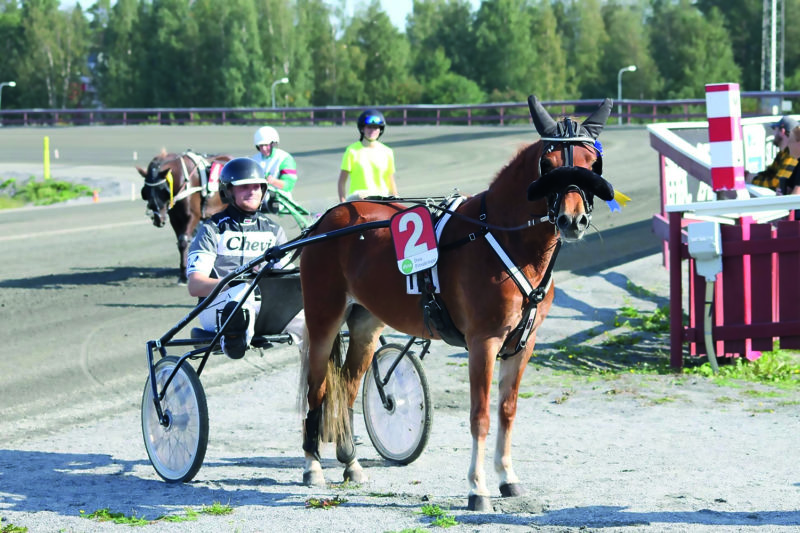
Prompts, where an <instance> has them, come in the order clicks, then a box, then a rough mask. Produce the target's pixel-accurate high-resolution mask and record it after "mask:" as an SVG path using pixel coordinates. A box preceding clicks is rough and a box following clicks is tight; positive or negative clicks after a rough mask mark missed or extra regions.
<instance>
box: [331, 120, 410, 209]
mask: <svg viewBox="0 0 800 533" xmlns="http://www.w3.org/2000/svg"><path fill="white" fill-rule="evenodd" d="M357 126H358V133H359V135H360V138H359V140H358V142H354V143H353V144H351V145H350V146H348V147H347V148H346V149H345V151H344V156H342V166H341V171H340V172H339V183H338V193H339V201H340V202H344V201H353V200H358V199H361V198H366V197H368V196H382V197H385V196H397V184H396V183H395V178H394V172H395V167H394V152H393V151H392V149H391V148H389V147H388V146H386V145H385V144H383V143H382V142H380V141H379V140H378V139H380V137H381V135H383V132H384V130H385V128H386V119H385V118H384V116H383V113H381V112H380V111H378V110H375V109H367V110H366V111H364V112H363V113H361V114H360V115H359V116H358V122H357Z"/></svg>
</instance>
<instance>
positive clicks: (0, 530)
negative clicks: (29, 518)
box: [0, 517, 28, 533]
mask: <svg viewBox="0 0 800 533" xmlns="http://www.w3.org/2000/svg"><path fill="white" fill-rule="evenodd" d="M3 522H5V518H3V517H0V533H26V532H27V531H28V528H27V527H21V526H15V525H14V524H3Z"/></svg>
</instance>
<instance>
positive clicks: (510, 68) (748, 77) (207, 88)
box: [0, 0, 800, 123]
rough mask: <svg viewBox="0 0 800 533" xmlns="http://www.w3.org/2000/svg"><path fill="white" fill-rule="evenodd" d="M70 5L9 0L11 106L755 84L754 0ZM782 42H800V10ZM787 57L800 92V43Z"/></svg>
mask: <svg viewBox="0 0 800 533" xmlns="http://www.w3.org/2000/svg"><path fill="white" fill-rule="evenodd" d="M67 4H68V3H63V2H61V3H59V2H58V1H57V0H31V1H25V2H20V1H19V0H0V49H2V50H3V53H2V54H0V73H2V77H3V79H4V80H5V79H8V80H12V79H13V80H16V81H17V84H18V87H17V88H10V87H7V88H6V90H5V91H4V92H3V94H2V96H3V100H2V104H3V109H9V108H26V107H27V108H59V107H67V108H69V107H77V106H83V107H87V106H93V105H96V103H97V102H96V101H95V99H94V97H93V94H92V93H91V92H86V93H84V92H83V89H82V87H83V82H84V81H86V79H87V77H88V78H89V79H90V83H91V84H93V85H94V87H95V88H96V89H97V100H99V102H102V105H103V106H104V107H107V108H108V107H111V108H113V107H243V108H246V107H267V106H270V105H271V86H272V83H273V82H274V81H275V80H278V79H281V78H283V77H288V78H289V84H282V85H279V86H277V87H276V101H277V103H278V105H279V106H282V107H283V106H290V107H303V106H307V105H313V106H328V105H330V106H336V105H355V106H367V105H393V104H403V103H433V104H447V103H463V104H474V103H482V102H487V101H491V102H503V101H522V100H524V99H525V98H527V96H528V95H529V94H531V93H535V94H537V95H539V97H540V98H542V99H546V100H562V99H573V98H576V99H577V98H582V99H588V98H600V97H606V96H610V97H616V93H617V82H618V72H619V70H620V69H621V68H623V67H625V66H627V65H636V66H637V70H636V71H635V72H630V73H627V74H625V83H624V91H623V97H624V98H626V99H663V98H687V97H691V98H697V97H702V94H703V86H704V84H706V83H709V82H714V81H732V82H736V81H741V82H742V83H743V89H745V90H758V89H760V88H761V87H760V84H759V83H760V68H759V67H760V61H761V48H760V41H761V2H758V1H757V0H696V1H695V0H634V1H631V0H569V1H565V2H553V1H551V0H483V1H482V2H481V3H480V7H478V8H477V9H475V10H474V8H473V3H472V2H471V1H470V0H415V1H414V2H413V11H412V12H411V13H410V15H409V16H408V18H407V20H406V26H405V28H403V29H398V28H396V27H394V26H393V25H392V24H391V22H390V20H389V18H388V16H387V15H386V13H385V12H384V11H383V9H382V7H381V4H380V2H378V1H377V0H370V1H369V2H367V1H364V2H361V3H359V4H357V5H358V9H357V10H356V12H355V13H354V14H353V15H349V14H347V12H346V11H345V8H346V5H347V4H346V3H345V2H344V1H342V0H338V1H337V2H328V1H326V0H195V1H192V2H187V1H186V0H117V1H113V0H96V1H95V2H93V3H92V5H91V7H89V8H88V11H83V9H82V8H81V6H80V4H78V5H75V6H74V7H71V6H70V7H66V6H67ZM84 5H85V4H84ZM404 31H405V34H404V33H403V32H404ZM785 31H786V35H785V41H786V42H787V43H793V42H796V41H797V39H798V38H800V0H788V1H787V7H786V20H785ZM785 57H786V61H785V71H786V73H787V79H786V89H787V90H791V89H800V69H798V67H800V48H797V47H793V46H787V47H786V50H785ZM23 88H24V89H23ZM243 116H247V118H250V115H249V114H246V115H245V114H243ZM174 118H177V117H162V118H161V120H162V121H163V122H165V123H166V122H169V121H170V120H172V119H174ZM270 118H274V117H270Z"/></svg>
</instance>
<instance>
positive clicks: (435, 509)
mask: <svg viewBox="0 0 800 533" xmlns="http://www.w3.org/2000/svg"><path fill="white" fill-rule="evenodd" d="M420 514H422V515H425V516H427V517H430V518H433V521H432V522H431V525H432V526H436V527H444V528H448V527H452V526H455V525H457V524H458V522H457V521H456V517H455V516H453V515H448V514H446V513H445V512H444V510H442V509H441V508H440V507H439V506H438V505H432V504H425V505H423V506H422V509H421V510H420Z"/></svg>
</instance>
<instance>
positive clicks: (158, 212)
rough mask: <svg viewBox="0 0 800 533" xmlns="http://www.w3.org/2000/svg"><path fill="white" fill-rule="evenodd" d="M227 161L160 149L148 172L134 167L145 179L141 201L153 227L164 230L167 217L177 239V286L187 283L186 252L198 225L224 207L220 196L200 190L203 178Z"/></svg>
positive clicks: (223, 158)
mask: <svg viewBox="0 0 800 533" xmlns="http://www.w3.org/2000/svg"><path fill="white" fill-rule="evenodd" d="M230 159H231V156H227V155H215V156H207V157H202V156H199V155H197V154H194V153H193V152H184V153H183V154H173V153H167V152H166V150H162V151H161V153H160V154H158V155H157V156H155V157H154V158H153V159H152V160H151V161H150V163H149V164H148V165H147V170H144V169H142V168H141V167H138V166H137V167H136V170H138V171H139V174H141V175H142V177H143V178H144V186H143V187H142V198H143V199H144V200H146V201H147V210H148V212H149V214H150V217H151V218H152V220H153V225H154V226H155V227H157V228H163V227H164V226H165V225H166V223H167V218H169V223H170V225H171V226H172V229H173V230H174V231H175V236H176V237H177V238H178V253H179V254H180V274H179V276H178V283H186V252H187V249H188V248H189V244H190V243H191V241H192V236H193V235H194V230H195V228H196V227H197V224H198V223H199V222H200V221H201V220H204V219H206V218H208V217H210V216H212V215H214V214H215V213H218V212H219V211H222V210H223V209H224V208H225V204H224V203H223V202H222V199H221V198H220V195H219V193H217V192H214V191H210V192H208V191H207V190H206V191H204V190H203V189H204V188H203V184H202V183H201V182H202V181H204V180H202V175H205V176H206V178H209V177H211V176H212V175H213V174H214V173H215V172H216V173H218V172H219V169H220V168H221V167H222V166H223V165H224V164H225V163H227V162H228V161H230Z"/></svg>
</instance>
